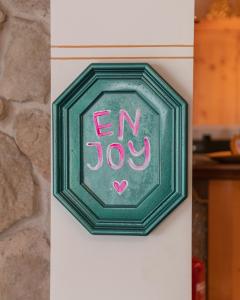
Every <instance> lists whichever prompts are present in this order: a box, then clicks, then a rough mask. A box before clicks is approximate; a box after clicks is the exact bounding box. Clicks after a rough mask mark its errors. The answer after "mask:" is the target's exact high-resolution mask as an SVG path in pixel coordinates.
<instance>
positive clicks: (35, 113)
mask: <svg viewBox="0 0 240 300" xmlns="http://www.w3.org/2000/svg"><path fill="white" fill-rule="evenodd" d="M15 129H16V143H17V145H18V146H19V148H20V149H21V151H22V152H23V153H24V154H26V155H27V156H28V157H29V158H30V159H31V161H32V163H33V164H34V165H35V166H36V167H37V168H38V169H39V171H40V172H41V173H42V175H43V176H44V177H45V178H46V179H49V178H50V116H49V115H48V114H46V113H44V112H42V111H40V110H37V109H34V110H26V111H24V112H22V113H20V114H19V115H18V116H17V118H16V122H15Z"/></svg>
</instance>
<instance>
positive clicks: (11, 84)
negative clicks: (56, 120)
mask: <svg viewBox="0 0 240 300" xmlns="http://www.w3.org/2000/svg"><path fill="white" fill-rule="evenodd" d="M7 23H8V30H9V41H8V46H7V49H6V51H5V57H4V71H3V76H2V79H1V80H0V91H1V95H2V96H3V97H5V98H6V99H11V100H15V101H38V102H41V103H43V102H46V101H47V98H48V95H49V90H50V71H49V68H50V66H49V37H48V35H47V34H45V33H44V31H43V28H42V26H41V25H40V24H38V23H37V22H30V21H25V20H22V19H17V18H11V19H10V20H8V22H7Z"/></svg>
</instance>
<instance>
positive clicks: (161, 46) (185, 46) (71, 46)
mask: <svg viewBox="0 0 240 300" xmlns="http://www.w3.org/2000/svg"><path fill="white" fill-rule="evenodd" d="M193 47H194V45H188V44H176V45H171V44H170V45H167V44H166V45H164V44H162V45H157V44H156V45H51V48H193Z"/></svg>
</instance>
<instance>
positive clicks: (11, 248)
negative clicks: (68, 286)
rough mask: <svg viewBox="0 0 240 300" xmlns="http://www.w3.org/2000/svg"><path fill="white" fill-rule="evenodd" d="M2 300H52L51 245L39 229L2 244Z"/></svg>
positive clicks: (0, 263) (31, 230) (0, 285)
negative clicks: (50, 276)
mask: <svg viewBox="0 0 240 300" xmlns="http://www.w3.org/2000/svg"><path fill="white" fill-rule="evenodd" d="M0 269H1V272H0V298H1V300H46V299H49V243H48V240H47V239H46V238H45V236H44V235H43V234H42V233H40V232H39V231H38V230H36V229H27V230H22V231H20V232H17V233H16V234H15V235H11V236H9V237H8V238H6V239H4V240H2V241H0Z"/></svg>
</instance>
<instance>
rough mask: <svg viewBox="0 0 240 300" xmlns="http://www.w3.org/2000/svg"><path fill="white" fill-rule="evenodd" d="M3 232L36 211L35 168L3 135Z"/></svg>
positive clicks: (0, 137) (0, 189) (0, 203)
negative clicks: (33, 169) (33, 173)
mask: <svg viewBox="0 0 240 300" xmlns="http://www.w3.org/2000/svg"><path fill="white" fill-rule="evenodd" d="M0 153H1V155H0V232H1V231H3V230H4V229H6V228H8V227H9V226H10V225H12V224H13V223H15V222H16V221H18V220H20V219H22V218H24V217H27V216H30V215H31V214H32V213H33V209H34V183H33V178H32V167H31V164H30V162H29V161H28V159H27V158H26V157H25V156H24V155H23V154H22V153H21V152H20V151H19V149H18V148H17V146H16V144H15V142H14V140H13V139H12V138H10V137H9V136H7V135H6V134H4V133H2V132H0Z"/></svg>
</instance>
